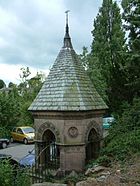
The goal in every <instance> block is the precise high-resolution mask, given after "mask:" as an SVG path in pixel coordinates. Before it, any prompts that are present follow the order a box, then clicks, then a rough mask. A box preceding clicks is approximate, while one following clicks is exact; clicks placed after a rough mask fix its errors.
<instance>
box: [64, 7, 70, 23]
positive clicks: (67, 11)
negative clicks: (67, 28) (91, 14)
mask: <svg viewBox="0 0 140 186" xmlns="http://www.w3.org/2000/svg"><path fill="white" fill-rule="evenodd" d="M69 12H70V10H66V11H65V13H66V24H68V13H69Z"/></svg>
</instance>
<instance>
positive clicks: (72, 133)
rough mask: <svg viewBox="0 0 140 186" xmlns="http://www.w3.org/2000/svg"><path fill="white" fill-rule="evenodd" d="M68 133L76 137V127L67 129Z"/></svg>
mask: <svg viewBox="0 0 140 186" xmlns="http://www.w3.org/2000/svg"><path fill="white" fill-rule="evenodd" d="M68 134H69V136H70V137H72V138H76V137H77V136H78V129H77V128H76V127H70V128H69V130H68Z"/></svg>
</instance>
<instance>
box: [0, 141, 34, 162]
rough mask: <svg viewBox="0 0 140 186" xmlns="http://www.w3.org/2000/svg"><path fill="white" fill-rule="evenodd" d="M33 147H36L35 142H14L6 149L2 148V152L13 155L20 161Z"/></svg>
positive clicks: (0, 151) (0, 150)
mask: <svg viewBox="0 0 140 186" xmlns="http://www.w3.org/2000/svg"><path fill="white" fill-rule="evenodd" d="M32 149H34V144H28V145H24V144H22V143H12V144H10V145H9V146H8V147H7V148H6V149H0V154H8V155H11V156H12V157H13V159H15V160H17V161H19V160H20V159H22V158H23V157H24V156H26V155H27V154H28V153H29V151H31V150H32Z"/></svg>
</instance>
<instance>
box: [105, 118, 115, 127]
mask: <svg viewBox="0 0 140 186" xmlns="http://www.w3.org/2000/svg"><path fill="white" fill-rule="evenodd" d="M113 121H114V117H113V116H108V117H103V129H109V128H110V126H111V124H112V123H113Z"/></svg>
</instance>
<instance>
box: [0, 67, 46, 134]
mask: <svg viewBox="0 0 140 186" xmlns="http://www.w3.org/2000/svg"><path fill="white" fill-rule="evenodd" d="M21 70H22V74H21V75H20V77H21V83H20V84H19V85H18V86H17V85H15V84H13V83H12V82H10V83H9V88H7V89H6V90H5V91H4V90H3V91H1V92H0V136H1V137H7V136H8V135H9V134H10V131H11V129H12V128H13V127H14V126H19V125H31V126H32V124H33V117H32V115H31V113H29V112H28V108H29V106H30V105H31V103H32V101H33V100H34V98H35V97H36V95H37V93H38V91H39V90H40V88H41V86H42V81H43V80H44V75H43V74H42V73H37V74H36V76H35V77H33V78H31V79H29V75H30V74H31V73H30V70H29V68H28V67H27V68H22V69H21Z"/></svg>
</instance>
